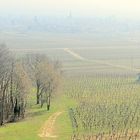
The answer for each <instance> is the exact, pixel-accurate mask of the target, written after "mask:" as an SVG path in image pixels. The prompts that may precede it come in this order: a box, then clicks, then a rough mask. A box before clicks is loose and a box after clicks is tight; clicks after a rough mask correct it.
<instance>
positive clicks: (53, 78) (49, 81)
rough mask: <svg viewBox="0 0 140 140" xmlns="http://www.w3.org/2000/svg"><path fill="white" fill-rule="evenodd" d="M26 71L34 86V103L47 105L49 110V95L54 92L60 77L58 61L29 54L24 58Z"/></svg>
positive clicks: (44, 56) (41, 55)
mask: <svg viewBox="0 0 140 140" xmlns="http://www.w3.org/2000/svg"><path fill="white" fill-rule="evenodd" d="M26 64H27V66H26V67H27V68H30V69H29V70H28V71H29V72H30V75H31V77H32V79H33V81H34V84H33V85H35V86H36V102H37V104H41V107H42V106H43V104H44V103H47V109H48V110H49V109H50V100H51V94H52V93H53V92H55V90H56V89H57V86H58V85H59V80H60V75H61V65H60V63H59V62H58V61H50V60H49V59H48V58H47V57H46V55H44V54H31V55H28V56H27V58H26Z"/></svg>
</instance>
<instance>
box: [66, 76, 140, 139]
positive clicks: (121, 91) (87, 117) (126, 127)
mask: <svg viewBox="0 0 140 140" xmlns="http://www.w3.org/2000/svg"><path fill="white" fill-rule="evenodd" d="M65 87H66V88H65V93H66V94H67V96H68V97H70V98H73V99H75V100H76V101H77V102H78V105H77V106H76V107H75V108H70V109H69V117H70V119H71V123H72V127H73V134H72V138H71V139H72V140H132V139H133V140H136V139H140V132H139V129H140V85H139V83H137V82H136V77H134V76H129V75H117V74H111V75H109V74H106V75H105V74H104V75H101V74H100V75H98V74H95V75H93V76H91V77H89V76H88V77H87V76H81V77H74V78H71V80H70V79H68V82H67V83H66V85H65Z"/></svg>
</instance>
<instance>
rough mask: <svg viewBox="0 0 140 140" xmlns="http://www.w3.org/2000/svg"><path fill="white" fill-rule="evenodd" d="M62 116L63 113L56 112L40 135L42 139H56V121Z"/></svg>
mask: <svg viewBox="0 0 140 140" xmlns="http://www.w3.org/2000/svg"><path fill="white" fill-rule="evenodd" d="M61 114H62V112H56V113H54V114H53V115H51V116H50V117H49V119H48V120H47V121H46V122H45V124H44V125H43V127H42V128H41V130H40V133H39V134H38V135H39V136H40V137H42V138H56V137H57V136H55V135H54V132H53V131H54V124H55V121H56V119H57V118H58V117H59V116H60V115H61Z"/></svg>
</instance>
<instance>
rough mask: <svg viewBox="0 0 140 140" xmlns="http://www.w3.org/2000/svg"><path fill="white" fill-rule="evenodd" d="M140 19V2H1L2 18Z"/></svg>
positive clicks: (4, 0)
mask: <svg viewBox="0 0 140 140" xmlns="http://www.w3.org/2000/svg"><path fill="white" fill-rule="evenodd" d="M70 11H71V12H72V14H73V16H85V17H92V16H116V17H123V18H139V16H140V1H139V0H105V1H104V0H0V16H3V15H29V16H30V15H31V16H32V15H38V16H39V15H47V16H66V15H68V13H69V12H70Z"/></svg>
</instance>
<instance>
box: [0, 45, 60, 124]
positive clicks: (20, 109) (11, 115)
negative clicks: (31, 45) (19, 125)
mask: <svg viewBox="0 0 140 140" xmlns="http://www.w3.org/2000/svg"><path fill="white" fill-rule="evenodd" d="M60 77H61V70H60V63H59V62H57V61H55V62H54V61H50V60H49V59H48V58H47V57H46V55H43V54H28V55H26V56H24V57H22V58H18V59H17V58H15V57H14V56H13V55H12V53H11V52H10V51H9V50H8V48H7V47H6V46H5V45H0V125H3V124H4V123H7V122H14V121H16V120H19V119H22V118H24V116H25V110H26V104H27V98H28V95H29V93H30V91H31V89H32V88H35V89H36V103H37V104H40V106H41V107H42V106H43V104H44V103H47V110H49V109H50V103H51V97H52V93H54V92H55V91H56V90H57V87H58V85H59V83H60ZM32 95H34V94H32Z"/></svg>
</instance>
